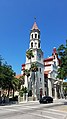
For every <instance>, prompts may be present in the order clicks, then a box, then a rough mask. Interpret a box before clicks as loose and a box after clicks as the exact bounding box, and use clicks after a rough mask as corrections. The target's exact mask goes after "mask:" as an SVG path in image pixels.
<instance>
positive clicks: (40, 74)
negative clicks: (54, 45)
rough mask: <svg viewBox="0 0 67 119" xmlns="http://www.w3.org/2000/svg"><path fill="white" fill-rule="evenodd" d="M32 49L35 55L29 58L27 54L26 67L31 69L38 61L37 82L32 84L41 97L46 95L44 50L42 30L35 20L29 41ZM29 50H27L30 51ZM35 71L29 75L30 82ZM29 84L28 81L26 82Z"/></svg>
mask: <svg viewBox="0 0 67 119" xmlns="http://www.w3.org/2000/svg"><path fill="white" fill-rule="evenodd" d="M28 50H32V53H33V55H34V57H31V59H28V57H27V56H26V63H25V68H26V69H30V67H31V64H32V63H36V64H37V66H38V71H36V72H35V84H34V85H32V87H33V86H34V87H35V88H34V89H35V90H34V92H35V93H34V94H35V95H36V96H35V97H37V98H40V95H44V93H45V91H44V62H43V60H44V59H43V51H42V49H41V46H40V30H39V28H38V26H37V24H36V22H34V24H33V26H32V29H31V30H30V43H29V49H28ZM28 50H27V51H28ZM33 78H34V77H33V72H32V75H30V77H29V79H28V80H29V83H30V82H31V80H32V81H33V80H34V79H33ZM26 84H27V82H26Z"/></svg>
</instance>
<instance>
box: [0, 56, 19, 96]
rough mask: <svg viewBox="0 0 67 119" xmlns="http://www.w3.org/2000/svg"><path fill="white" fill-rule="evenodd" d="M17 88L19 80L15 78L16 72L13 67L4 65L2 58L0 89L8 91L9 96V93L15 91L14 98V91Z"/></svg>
mask: <svg viewBox="0 0 67 119" xmlns="http://www.w3.org/2000/svg"><path fill="white" fill-rule="evenodd" d="M17 86H18V79H16V78H15V72H14V71H13V69H12V66H11V65H8V64H7V63H3V61H2V58H1V57H0V87H1V88H2V89H3V90H8V96H9V91H10V90H13V96H14V90H15V89H17Z"/></svg>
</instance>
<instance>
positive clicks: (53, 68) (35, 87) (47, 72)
mask: <svg viewBox="0 0 67 119" xmlns="http://www.w3.org/2000/svg"><path fill="white" fill-rule="evenodd" d="M40 43H41V40H40V30H39V28H38V26H37V24H36V22H34V24H33V26H32V29H31V30H30V43H29V49H28V50H27V51H29V50H31V51H32V53H33V56H34V57H31V58H30V59H29V58H28V57H27V55H26V62H25V63H24V64H22V71H21V74H22V75H23V73H24V70H25V69H28V70H29V69H30V68H31V64H32V63H36V64H37V67H38V70H37V71H35V72H34V71H30V76H29V77H27V76H26V75H25V83H24V86H25V87H27V89H28V92H29V91H30V90H31V91H32V96H33V97H35V98H36V99H39V98H40V97H41V96H44V95H49V96H52V97H54V98H60V96H61V93H62V80H59V79H57V78H56V77H57V69H58V68H59V64H60V59H59V58H58V55H57V52H56V48H54V49H53V53H52V56H50V57H48V58H46V59H44V57H43V51H42V49H41V44H40ZM27 51H26V52H27Z"/></svg>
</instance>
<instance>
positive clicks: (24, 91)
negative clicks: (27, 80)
mask: <svg viewBox="0 0 67 119" xmlns="http://www.w3.org/2000/svg"><path fill="white" fill-rule="evenodd" d="M23 93H27V88H26V87H24V86H23V87H22V89H21V90H20V91H19V95H20V96H21V97H22V96H23Z"/></svg>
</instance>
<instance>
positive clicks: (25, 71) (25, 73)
mask: <svg viewBox="0 0 67 119" xmlns="http://www.w3.org/2000/svg"><path fill="white" fill-rule="evenodd" d="M23 72H24V75H26V76H27V84H28V77H29V76H30V70H28V69H25V70H24V71H23ZM27 88H28V86H27Z"/></svg>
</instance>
